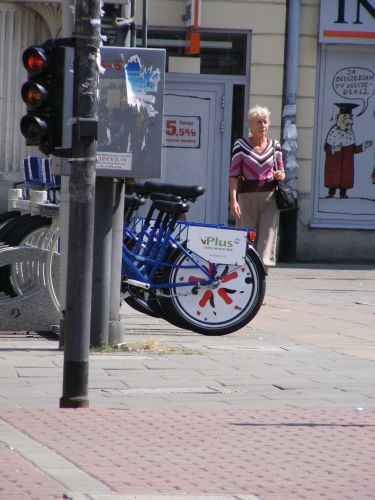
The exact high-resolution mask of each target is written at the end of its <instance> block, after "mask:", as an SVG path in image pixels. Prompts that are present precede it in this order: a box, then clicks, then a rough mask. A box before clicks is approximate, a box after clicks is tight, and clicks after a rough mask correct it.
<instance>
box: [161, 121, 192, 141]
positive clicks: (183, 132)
mask: <svg viewBox="0 0 375 500" xmlns="http://www.w3.org/2000/svg"><path fill="white" fill-rule="evenodd" d="M165 133H166V134H167V135H174V136H178V137H185V136H187V137H195V136H196V135H197V132H196V130H194V128H189V127H178V126H177V122H176V120H167V122H166V129H165Z"/></svg>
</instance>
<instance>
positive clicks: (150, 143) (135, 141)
mask: <svg viewBox="0 0 375 500" xmlns="http://www.w3.org/2000/svg"><path fill="white" fill-rule="evenodd" d="M100 57H101V74H100V78H99V110H98V117H99V122H98V145H97V158H98V161H97V174H98V175H104V176H108V177H135V178H142V177H143V178H144V177H154V178H159V177H160V175H161V151H162V127H163V102H164V74H165V50H164V49H145V48H134V47H104V48H102V49H101V50H100Z"/></svg>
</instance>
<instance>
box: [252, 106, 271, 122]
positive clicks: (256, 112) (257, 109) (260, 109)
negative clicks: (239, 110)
mask: <svg viewBox="0 0 375 500" xmlns="http://www.w3.org/2000/svg"><path fill="white" fill-rule="evenodd" d="M258 116H265V117H266V118H267V120H268V121H270V116H271V111H270V110H269V109H268V108H266V107H264V106H259V105H258V104H256V105H255V106H254V107H253V108H250V109H249V112H248V114H247V121H248V123H250V121H251V120H252V119H253V118H257V117H258Z"/></svg>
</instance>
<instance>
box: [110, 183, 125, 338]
mask: <svg viewBox="0 0 375 500" xmlns="http://www.w3.org/2000/svg"><path fill="white" fill-rule="evenodd" d="M124 201H125V182H124V180H123V179H115V182H114V184H113V224H112V259H111V262H112V270H111V280H110V294H111V295H110V304H109V331H108V342H109V344H111V345H115V344H120V343H121V342H123V338H124V333H122V332H121V328H120V326H121V323H120V301H119V298H120V291H121V262H122V240H123V236H124Z"/></svg>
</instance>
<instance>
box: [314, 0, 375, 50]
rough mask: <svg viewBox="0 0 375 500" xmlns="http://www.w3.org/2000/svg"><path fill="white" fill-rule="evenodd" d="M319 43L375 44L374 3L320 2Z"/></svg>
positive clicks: (352, 0)
mask: <svg viewBox="0 0 375 500" xmlns="http://www.w3.org/2000/svg"><path fill="white" fill-rule="evenodd" d="M319 42H321V43H351V44H352V43H355V44H363V45H368V44H375V1H374V0H338V1H333V0H321V1H320V21H319Z"/></svg>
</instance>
